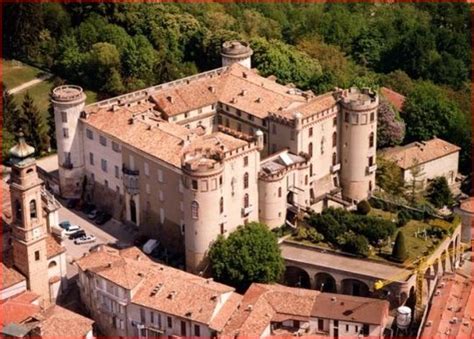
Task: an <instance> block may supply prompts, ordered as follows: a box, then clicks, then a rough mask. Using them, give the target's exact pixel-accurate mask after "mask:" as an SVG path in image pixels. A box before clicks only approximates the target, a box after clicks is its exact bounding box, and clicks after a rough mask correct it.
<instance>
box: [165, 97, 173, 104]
mask: <svg viewBox="0 0 474 339" xmlns="http://www.w3.org/2000/svg"><path fill="white" fill-rule="evenodd" d="M166 100H168V101H169V102H170V103H172V104H174V98H173V97H172V96H171V95H169V96H167V97H166Z"/></svg>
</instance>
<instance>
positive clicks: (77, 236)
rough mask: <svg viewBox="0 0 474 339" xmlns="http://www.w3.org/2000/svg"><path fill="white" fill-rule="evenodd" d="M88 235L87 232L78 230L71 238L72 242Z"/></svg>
mask: <svg viewBox="0 0 474 339" xmlns="http://www.w3.org/2000/svg"><path fill="white" fill-rule="evenodd" d="M85 235H86V231H84V230H78V231H76V232H74V233H73V234H71V235H70V236H69V239H70V240H73V239H77V238H80V237H83V236H85Z"/></svg>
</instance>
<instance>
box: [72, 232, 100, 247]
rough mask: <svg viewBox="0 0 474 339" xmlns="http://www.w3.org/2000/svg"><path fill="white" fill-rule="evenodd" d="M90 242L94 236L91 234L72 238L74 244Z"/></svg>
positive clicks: (93, 240) (93, 239)
mask: <svg viewBox="0 0 474 339" xmlns="http://www.w3.org/2000/svg"><path fill="white" fill-rule="evenodd" d="M91 242H95V236H94V235H93V234H89V235H85V236H83V237H80V238H79V239H76V240H74V243H75V244H76V245H81V244H88V243H91Z"/></svg>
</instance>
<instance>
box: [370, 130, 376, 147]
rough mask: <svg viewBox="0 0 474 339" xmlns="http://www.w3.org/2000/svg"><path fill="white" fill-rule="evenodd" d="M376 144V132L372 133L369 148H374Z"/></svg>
mask: <svg viewBox="0 0 474 339" xmlns="http://www.w3.org/2000/svg"><path fill="white" fill-rule="evenodd" d="M374 143H375V134H374V132H371V133H370V135H369V147H374Z"/></svg>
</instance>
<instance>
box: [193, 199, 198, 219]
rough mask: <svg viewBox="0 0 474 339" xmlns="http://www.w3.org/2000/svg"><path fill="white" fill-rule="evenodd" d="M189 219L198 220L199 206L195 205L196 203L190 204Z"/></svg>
mask: <svg viewBox="0 0 474 339" xmlns="http://www.w3.org/2000/svg"><path fill="white" fill-rule="evenodd" d="M191 217H192V218H193V219H197V218H199V204H198V203H197V201H193V202H192V203H191Z"/></svg>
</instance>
